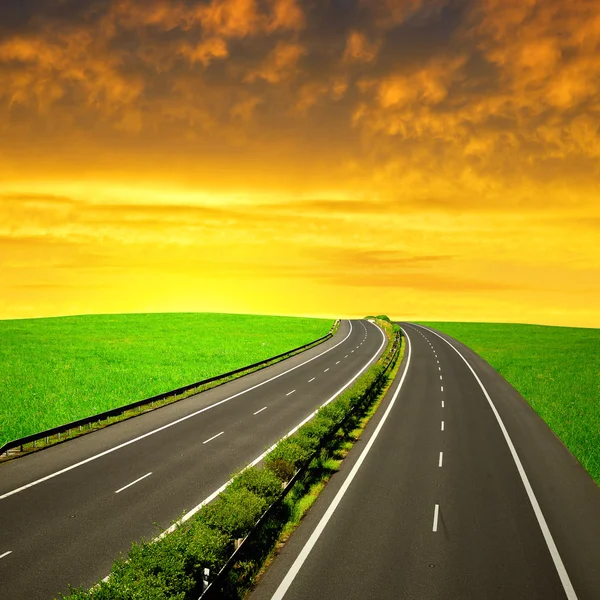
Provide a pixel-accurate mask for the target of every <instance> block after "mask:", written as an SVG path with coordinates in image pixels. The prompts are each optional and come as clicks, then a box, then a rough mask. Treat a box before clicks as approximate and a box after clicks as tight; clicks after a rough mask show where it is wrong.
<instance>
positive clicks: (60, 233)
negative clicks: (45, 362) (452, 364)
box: [0, 0, 600, 327]
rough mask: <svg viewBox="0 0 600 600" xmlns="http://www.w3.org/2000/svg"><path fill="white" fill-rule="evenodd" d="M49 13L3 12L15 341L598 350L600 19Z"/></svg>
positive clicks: (2, 229) (587, 3)
mask: <svg viewBox="0 0 600 600" xmlns="http://www.w3.org/2000/svg"><path fill="white" fill-rule="evenodd" d="M35 4H36V2H31V3H29V4H28V5H27V7H23V8H22V9H17V10H15V11H13V12H11V14H10V15H8V14H7V15H3V14H2V13H3V9H2V8H0V22H1V23H3V25H2V27H1V28H0V290H1V292H0V318H20V317H38V316H50V315H60V314H81V313H103V312H144V311H224V312H257V313H272V314H297V315H315V316H332V317H337V316H363V315H365V314H367V313H373V312H386V313H387V314H389V315H390V316H394V317H397V318H403V319H437V320H470V321H474V320H481V321H506V322H533V323H547V324H558V325H578V326H591V327H600V250H599V249H598V241H599V240H600V235H599V234H600V201H599V198H600V133H599V132H600V100H599V98H600V94H599V92H600V58H599V57H600V16H599V15H600V2H599V1H598V0H580V1H578V2H576V3H575V2H567V1H566V0H565V1H563V0H543V1H542V0H526V1H524V0H472V1H470V2H465V3H462V4H461V3H453V2H449V1H445V0H434V1H427V2H425V0H423V1H421V0H385V1H382V2H378V3H372V2H368V1H366V0H356V1H354V2H348V3H347V6H345V7H344V8H340V3H337V4H335V3H333V2H322V3H311V2H301V1H300V0H269V1H268V2H258V1H257V0H203V1H191V0H190V1H186V2H183V1H169V2H167V1H166V0H165V1H162V0H149V1H148V2H147V3H144V9H143V10H142V9H141V8H140V6H141V4H140V3H138V2H133V1H130V0H106V2H103V3H97V4H95V5H93V3H89V4H88V3H85V2H84V3H79V5H78V6H77V7H75V8H73V9H72V10H70V11H65V10H61V9H60V7H59V6H58V5H57V6H56V7H51V6H50V7H49V4H48V3H44V2H42V1H41V0H39V7H37V9H36V10H35V11H34V8H35V7H34V5H35ZM458 4H460V6H458ZM28 11H29V12H28Z"/></svg>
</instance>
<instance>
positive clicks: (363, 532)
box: [250, 323, 600, 600]
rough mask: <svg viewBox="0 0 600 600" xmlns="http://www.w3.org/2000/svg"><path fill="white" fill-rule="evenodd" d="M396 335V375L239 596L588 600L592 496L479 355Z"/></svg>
mask: <svg viewBox="0 0 600 600" xmlns="http://www.w3.org/2000/svg"><path fill="white" fill-rule="evenodd" d="M402 327H403V330H404V331H405V334H406V336H407V339H408V343H407V351H406V354H405V357H404V361H403V364H402V366H401V369H400V373H399V375H398V376H397V377H396V379H395V381H394V384H393V385H392V387H391V389H390V391H389V393H388V394H387V395H386V398H385V399H384V401H383V402H382V404H381V406H380V408H379V410H378V411H377V413H376V415H375V416H374V417H373V419H372V420H371V422H370V423H369V425H368V426H367V429H366V430H365V432H364V434H363V436H362V437H361V438H360V440H359V441H358V443H357V444H356V445H355V446H354V448H353V449H352V451H351V452H350V453H349V454H348V456H347V458H346V459H345V460H344V461H343V463H342V466H341V468H340V471H339V472H338V473H337V474H336V475H334V476H333V477H332V478H331V480H330V482H329V483H328V485H327V486H326V487H325V489H324V491H323V493H322V494H321V495H320V496H319V498H318V499H317V501H316V502H315V504H314V505H313V507H312V508H311V510H310V511H309V512H308V513H307V515H306V516H305V518H304V520H303V521H302V523H301V525H300V526H299V527H298V528H297V530H296V531H295V532H294V534H293V535H292V536H291V537H290V539H289V540H288V542H287V543H286V545H285V546H284V547H283V549H282V551H281V553H280V554H279V556H278V557H277V558H276V559H275V560H274V561H273V563H272V564H271V566H270V568H269V569H268V570H267V571H266V573H265V575H264V576H263V577H262V579H261V580H260V582H259V584H258V586H257V587H256V589H255V590H254V591H253V593H252V594H251V596H250V598H251V600H267V599H272V600H282V599H285V600H299V599H301V598H302V599H305V598H327V599H328V600H337V599H339V600H342V599H343V600H346V599H361V600H364V599H365V598H377V599H388V598H389V599H392V598H394V599H410V600H420V599H423V600H425V599H427V600H436V599H440V600H441V599H444V600H452V599H457V600H470V599H473V600H487V599H494V600H495V599H497V600H501V599H502V600H519V599H523V600H532V599H539V600H553V599H565V598H568V599H569V600H574V599H575V598H579V599H580V600H594V599H595V600H597V599H598V598H600V488H598V486H597V485H596V483H595V482H594V481H593V479H592V478H591V477H590V476H589V475H588V473H587V472H586V471H585V470H584V469H583V467H581V465H580V464H579V463H578V462H577V461H576V460H575V458H574V457H573V456H572V454H571V453H570V452H569V451H568V450H567V449H566V448H565V446H564V445H563V444H562V443H561V442H560V440H559V439H558V438H557V437H556V436H555V435H554V434H553V433H552V431H551V430H550V429H549V427H548V426H547V425H546V424H545V423H544V422H543V421H542V419H541V418H540V417H539V416H538V415H537V414H536V413H535V412H534V411H533V409H531V407H530V406H529V405H528V404H527V402H526V401H525V400H524V399H523V398H522V397H521V396H520V395H519V394H518V392H517V391H516V390H515V389H514V388H512V386H510V385H509V384H508V383H507V382H506V381H505V380H504V379H503V378H502V377H501V376H500V375H499V374H498V373H497V372H496V371H495V370H494V369H493V368H492V367H491V366H490V365H489V364H487V363H486V362H485V361H484V360H483V359H482V358H480V357H479V356H478V355H477V354H475V353H474V352H472V351H471V350H470V349H469V348H467V347H466V346H464V345H463V344H461V343H460V342H458V341H456V340H454V339H452V338H450V337H449V336H447V335H444V334H440V333H439V332H435V331H433V330H430V329H427V328H424V327H421V326H417V325H412V324H409V323H403V324H402Z"/></svg>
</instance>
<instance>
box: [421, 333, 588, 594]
mask: <svg viewBox="0 0 600 600" xmlns="http://www.w3.org/2000/svg"><path fill="white" fill-rule="evenodd" d="M419 327H422V325H419ZM428 331H431V333H434V334H435V335H437V336H438V337H439V338H440V339H442V340H444V342H446V344H448V345H449V346H450V347H451V348H452V349H453V350H454V351H455V352H456V353H457V354H458V355H459V356H460V357H461V358H462V359H463V361H464V363H465V364H466V365H467V367H469V370H470V371H471V373H473V377H475V379H476V380H477V383H478V384H479V387H480V388H481V391H482V392H483V394H484V395H485V397H486V399H487V401H488V403H489V405H490V407H491V409H492V412H493V413H494V416H495V417H496V421H497V422H498V425H499V427H500V430H501V431H502V434H503V435H504V439H505V441H506V444H507V445H508V448H509V450H510V453H511V455H512V458H513V460H514V462H515V465H516V467H517V471H518V472H519V475H520V476H521V481H522V482H523V486H524V487H525V491H526V492H527V497H528V498H529V502H531V506H532V508H533V512H534V513H535V516H536V518H537V521H538V525H539V526H540V529H541V530H542V534H543V535H544V540H545V541H546V545H547V546H548V551H549V552H550V556H552V560H553V561H554V566H555V568H556V571H557V572H558V575H559V577H560V580H561V583H562V585H563V589H564V590H565V594H566V596H567V599H568V600H577V594H575V589H574V588H573V584H572V583H571V579H570V578H569V574H568V573H567V569H566V568H565V565H564V563H563V561H562V558H561V557H560V553H559V552H558V548H557V547H556V544H555V543H554V538H553V537H552V534H551V533H550V529H549V527H548V524H547V523H546V519H545V517H544V513H542V509H541V508H540V504H539V502H538V500H537V498H536V496H535V494H534V492H533V488H532V487H531V483H529V478H528V477H527V473H525V469H524V468H523V464H522V463H521V459H520V458H519V455H518V454H517V450H516V449H515V446H514V444H513V443H512V440H511V439H510V435H508V431H507V429H506V427H505V426H504V422H503V421H502V418H501V417H500V413H499V412H498V410H497V409H496V406H495V405H494V403H493V402H492V399H491V398H490V395H489V394H488V391H487V390H486V389H485V386H484V385H483V383H482V382H481V379H479V377H478V375H477V373H475V370H474V369H473V367H472V366H471V365H470V364H469V362H468V361H467V359H466V358H465V357H464V356H463V355H462V353H461V352H460V351H459V350H458V349H457V348H456V347H455V346H454V344H451V343H450V342H449V341H448V340H447V339H446V338H444V337H442V336H441V335H440V334H439V333H437V332H436V331H433V330H428Z"/></svg>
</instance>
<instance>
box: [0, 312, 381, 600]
mask: <svg viewBox="0 0 600 600" xmlns="http://www.w3.org/2000/svg"><path fill="white" fill-rule="evenodd" d="M386 341H387V340H386V338H385V336H384V334H383V332H382V330H381V329H379V328H378V327H377V326H375V325H374V324H373V323H370V322H368V321H342V322H341V325H340V328H339V331H338V332H337V334H336V335H335V336H333V337H332V338H331V339H329V340H328V341H326V342H324V343H323V344H320V345H318V346H317V347H315V348H311V349H310V350H307V351H306V352H303V353H301V354H299V355H296V356H294V357H292V358H289V359H287V360H285V361H282V362H279V363H277V364H275V365H272V366H269V367H267V368H265V369H262V370H260V371H257V372H255V373H252V374H250V375H246V376H244V377H241V378H239V379H236V380H234V381H231V382H229V383H226V384H224V385H221V386H219V387H217V388H214V389H212V390H208V391H206V392H203V393H201V394H197V395H195V396H191V397H189V398H186V399H185V400H181V401H179V402H176V403H174V404H171V405H169V406H166V407H163V408H160V409H157V410H154V411H152V412H149V413H146V414H142V415H140V416H139V417H136V418H134V419H130V420H128V421H124V422H122V423H118V424H115V425H112V426H110V427H107V428H105V429H103V430H100V431H98V432H95V433H92V434H89V435H86V436H82V437H80V438H78V439H75V440H71V441H69V442H66V443H63V444H59V445H57V446H54V447H51V448H48V449H46V450H44V451H41V452H37V453H34V454H31V455H28V456H24V457H22V458H19V459H16V460H14V461H9V462H7V463H4V464H2V465H0V599H2V600H4V599H6V600H9V599H10V600H19V599H28V600H33V599H37V598H39V599H50V598H54V597H56V596H57V595H58V592H63V593H65V592H66V591H67V584H72V585H73V586H75V587H77V586H79V585H83V586H85V587H90V586H91V585H93V584H95V583H96V582H97V581H98V580H99V579H101V578H103V577H105V576H106V575H107V574H108V573H109V571H110V569H111V566H112V564H113V562H114V560H115V559H117V558H118V557H119V554H120V553H124V554H126V553H127V551H128V550H129V549H130V547H131V543H132V542H133V541H140V540H141V539H142V538H144V539H146V540H150V539H152V538H154V537H156V536H157V535H158V534H159V533H160V532H161V528H162V529H165V528H167V527H169V526H170V525H171V524H172V522H173V521H174V520H176V519H178V518H180V517H181V516H182V514H183V513H184V512H185V511H191V510H193V509H194V508H195V507H197V506H198V505H199V504H200V503H201V502H202V501H204V500H205V499H206V498H207V497H209V496H210V495H211V494H213V493H214V492H215V490H218V489H219V488H220V487H221V486H222V485H223V484H225V483H226V482H227V481H228V480H229V479H230V477H231V474H232V473H234V472H237V471H239V470H240V469H241V468H243V467H244V466H245V465H247V464H248V463H250V462H252V461H254V460H255V459H256V458H257V457H259V456H260V455H261V454H262V453H263V452H264V451H265V448H267V447H269V446H270V445H271V444H273V443H275V442H276V441H277V440H278V439H280V438H281V437H283V436H284V435H286V434H288V433H289V432H290V431H291V430H292V429H293V428H294V427H296V426H297V425H298V424H299V423H301V422H302V421H303V420H304V419H306V418H307V417H308V416H309V415H310V414H311V413H312V412H313V411H314V410H316V409H317V408H318V407H319V406H320V405H322V404H323V403H324V402H327V401H328V400H329V399H331V398H332V397H333V396H335V395H336V394H337V393H339V392H340V391H342V390H343V389H345V387H346V386H349V385H351V382H352V381H353V380H354V379H355V378H356V377H358V376H359V374H360V373H361V372H364V370H365V369H366V368H367V367H368V365H370V364H372V363H373V362H374V361H376V359H377V358H378V357H379V356H380V355H381V353H382V352H383V349H384V347H385V342H386ZM155 524H156V525H155ZM157 525H158V527H157Z"/></svg>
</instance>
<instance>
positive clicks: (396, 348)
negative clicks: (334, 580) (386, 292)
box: [198, 332, 401, 600]
mask: <svg viewBox="0 0 600 600" xmlns="http://www.w3.org/2000/svg"><path fill="white" fill-rule="evenodd" d="M400 340H401V336H400V332H398V333H396V336H395V338H394V343H393V345H392V348H391V351H390V353H389V358H388V360H387V364H386V365H385V367H384V369H383V371H382V372H381V373H380V375H379V377H378V378H377V379H376V380H375V381H374V382H373V384H372V385H371V387H370V388H369V389H368V391H367V392H366V393H365V395H364V399H363V401H362V403H361V408H363V407H364V406H365V404H366V403H367V401H368V400H369V399H371V396H372V395H373V394H374V393H379V390H380V389H381V387H380V386H381V384H382V382H383V380H384V378H385V377H386V376H387V372H388V370H389V368H390V367H391V366H392V365H393V364H394V363H395V361H396V359H397V358H398V355H399V352H400ZM354 415H355V411H350V412H349V413H348V414H347V415H346V416H345V417H344V418H343V419H341V420H340V421H339V423H337V424H336V425H334V426H333V427H332V428H331V430H330V431H329V433H328V434H327V435H326V436H325V437H324V438H323V439H322V440H321V443H320V444H319V447H318V448H317V449H316V450H315V451H314V452H313V454H311V456H310V457H309V458H307V459H306V461H305V462H304V463H303V465H302V466H301V467H300V468H299V469H298V470H297V471H296V473H294V476H293V477H292V478H291V479H290V480H289V481H288V483H287V484H286V486H285V488H284V489H283V491H282V492H281V495H280V496H279V497H278V498H277V500H275V501H274V502H273V503H272V504H271V505H270V506H269V507H268V508H267V509H266V510H265V512H264V513H263V514H262V515H261V516H260V517H259V519H258V521H256V523H255V524H254V525H253V526H252V529H251V530H250V531H249V532H248V534H247V535H246V537H245V538H243V539H241V540H239V541H238V543H236V544H235V550H234V551H233V553H232V554H231V555H230V557H229V558H228V559H227V562H226V563H225V564H224V565H223V567H221V569H220V570H219V571H218V573H217V574H216V575H215V576H214V577H213V578H212V580H211V578H210V571H209V569H204V577H203V580H202V593H201V594H200V597H199V598H198V600H209V599H210V598H214V597H215V594H218V593H219V592H221V591H222V588H223V585H224V584H225V580H226V578H227V575H229V572H230V571H231V569H232V568H233V566H234V565H235V563H236V562H237V560H238V558H239V557H240V555H241V553H242V552H243V550H244V548H245V546H247V544H248V543H250V542H251V541H252V539H253V538H254V537H255V536H256V535H257V533H258V532H259V531H260V528H261V526H262V524H263V523H264V522H265V521H266V519H267V517H268V516H269V515H270V514H271V513H272V512H273V510H275V508H277V507H278V506H279V505H280V504H281V503H282V502H283V500H284V499H285V497H286V496H287V495H288V493H289V492H290V490H291V489H292V488H293V487H294V484H295V483H296V482H297V481H298V479H300V477H301V476H302V475H304V473H306V471H307V470H308V468H309V466H310V464H311V462H312V461H313V460H314V459H315V458H317V457H318V456H319V455H320V453H321V452H322V450H323V448H324V447H325V446H327V444H328V443H329V442H330V441H331V440H332V439H333V437H334V436H335V434H336V433H337V432H338V431H339V430H340V428H342V427H343V426H344V425H345V424H346V422H347V421H349V420H350V419H351V418H352V417H353V416H354Z"/></svg>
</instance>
